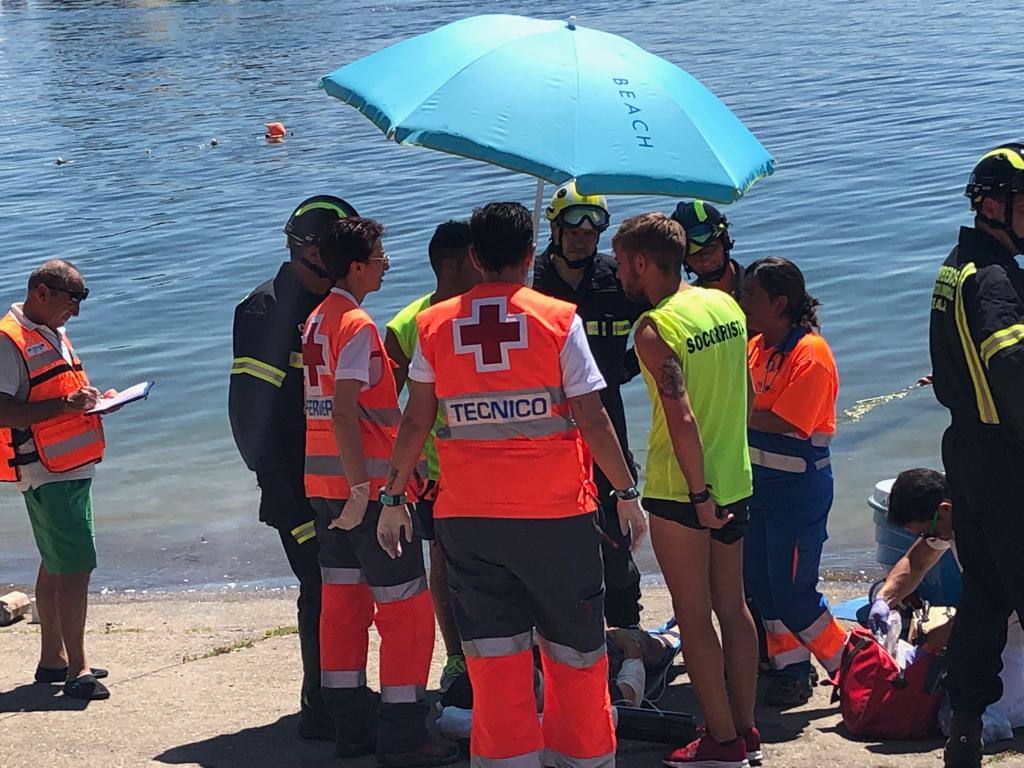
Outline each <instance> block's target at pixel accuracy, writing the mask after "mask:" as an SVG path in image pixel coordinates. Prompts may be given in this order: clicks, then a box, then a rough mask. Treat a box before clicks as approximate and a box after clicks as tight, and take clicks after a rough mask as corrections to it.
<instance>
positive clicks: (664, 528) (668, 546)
mask: <svg viewBox="0 0 1024 768" xmlns="http://www.w3.org/2000/svg"><path fill="white" fill-rule="evenodd" d="M651 543H652V544H653V545H654V554H655V556H656V557H657V558H658V565H659V566H660V567H661V572H662V574H664V576H665V583H666V585H667V586H668V591H669V592H670V593H671V595H672V608H673V609H674V610H675V614H676V620H677V621H678V622H679V638H680V640H681V641H682V646H683V654H684V655H685V657H686V670H687V672H688V673H689V675H690V681H691V682H692V683H693V687H694V689H695V690H696V692H697V699H698V701H700V706H701V709H703V710H704V720H705V723H706V725H707V729H708V733H710V734H711V738H713V739H714V740H715V741H718V742H723V743H724V742H729V741H732V740H733V739H735V738H736V726H735V724H734V723H733V719H732V709H731V707H730V706H729V694H728V693H727V690H726V685H725V662H724V661H723V658H722V646H721V644H720V643H719V641H718V635H717V634H716V633H715V627H714V624H712V623H711V605H712V603H711V585H710V576H709V574H710V568H711V534H710V532H709V531H706V530H705V531H698V530H696V529H693V528H687V527H686V526H683V525H679V524H678V523H674V522H671V521H669V520H663V519H661V518H658V517H654V516H652V517H651Z"/></svg>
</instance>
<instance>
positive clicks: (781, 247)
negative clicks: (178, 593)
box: [0, 0, 1024, 590]
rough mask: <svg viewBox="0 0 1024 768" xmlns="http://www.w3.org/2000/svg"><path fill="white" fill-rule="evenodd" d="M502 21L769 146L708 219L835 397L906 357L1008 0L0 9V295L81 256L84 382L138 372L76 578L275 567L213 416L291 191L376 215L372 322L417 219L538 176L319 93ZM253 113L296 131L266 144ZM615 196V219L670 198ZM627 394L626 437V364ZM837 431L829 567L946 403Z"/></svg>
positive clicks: (20, 551) (850, 395) (453, 211)
mask: <svg viewBox="0 0 1024 768" xmlns="http://www.w3.org/2000/svg"><path fill="white" fill-rule="evenodd" d="M496 11H501V12H508V13H517V14H523V15H529V16H538V17H545V18H566V17H568V16H569V15H570V14H575V15H576V16H578V18H579V23H580V24H582V25H586V26H592V27H597V28H600V29H603V30H606V31H609V32H615V33H619V34H623V35H625V36H627V37H629V38H631V39H632V40H634V41H635V42H637V43H638V44H640V45H641V46H643V47H645V48H647V49H649V50H651V51H653V52H655V53H657V54H659V55H662V56H664V57H666V58H667V59H669V60H670V61H672V62H674V63H676V64H678V65H679V66H681V67H683V68H684V69H686V70H688V71H689V72H691V73H692V74H693V75H695V76H696V77H697V78H698V79H700V80H701V81H702V82H703V83H704V84H705V85H707V86H708V87H709V88H711V89H712V90H713V91H714V92H715V93H716V94H718V96H719V97H720V98H722V99H723V100H724V101H725V103H726V104H728V105H729V107H731V108H732V109H733V110H734V111H735V112H736V114H737V115H738V116H739V117H740V118H741V119H742V120H743V121H744V122H745V123H746V124H747V125H748V126H749V127H750V128H751V130H752V131H753V132H754V133H755V134H756V135H757V136H758V137H759V138H760V139H761V141H762V142H763V143H764V144H765V146H766V147H768V149H769V150H770V151H771V152H772V153H773V154H774V155H775V158H776V160H777V170H776V174H775V176H773V177H771V178H769V179H767V180H764V181H762V182H761V183H759V184H758V185H757V186H756V187H755V188H754V190H753V191H752V192H751V194H750V196H749V197H748V198H746V199H744V200H742V201H741V202H739V203H737V204H736V205H734V206H732V207H731V208H730V209H729V210H728V214H729V218H730V220H731V221H732V222H733V233H734V237H735V240H736V242H737V247H736V250H735V251H734V255H735V256H736V257H737V258H739V259H740V260H741V261H742V262H745V263H746V262H749V261H751V260H753V259H755V258H758V257H761V256H766V255H771V254H777V255H785V256H787V257H789V258H791V259H793V260H794V261H796V262H797V263H798V264H799V265H800V266H801V268H802V269H803V270H804V272H805V274H806V276H807V278H808V282H809V285H810V289H811V292H812V293H814V294H815V295H817V296H818V297H819V298H820V299H821V300H822V302H823V304H824V309H823V312H822V319H823V323H824V328H823V330H824V334H825V336H826V337H827V338H828V340H829V341H830V343H831V344H832V346H833V349H834V351H835V354H836V357H837V359H838V361H839V366H840V374H841V378H842V389H841V393H840V409H841V410H844V411H845V410H847V409H851V408H853V407H854V405H855V403H856V402H857V401H858V400H862V399H864V398H869V397H874V396H879V395H885V394H887V393H891V392H894V391H897V390H900V389H901V388H903V387H905V386H906V385H908V384H911V383H913V382H914V381H915V380H916V379H917V378H918V377H919V376H920V375H922V374H924V373H927V371H928V369H929V362H928V352H927V342H926V325H927V312H928V298H929V292H930V287H931V283H932V280H933V277H934V274H935V270H936V268H937V265H938V264H939V263H940V261H941V260H942V259H943V258H944V256H945V254H946V252H947V251H948V249H949V248H950V246H951V245H952V242H953V240H954V237H955V234H956V229H957V227H958V226H959V225H960V224H963V223H966V222H968V211H967V205H966V200H965V199H964V198H963V197H962V196H961V193H962V189H963V185H964V182H965V180H966V177H967V174H968V172H969V170H970V168H971V166H972V164H973V163H974V161H975V160H976V159H977V158H978V157H979V156H980V155H981V154H982V153H983V151H984V150H986V149H987V148H989V147H991V146H994V145H995V144H998V143H999V142H1001V141H1005V140H1009V139H1019V138H1021V130H1022V128H1021V119H1022V116H1024V90H1022V88H1021V82H1020V49H1019V41H1018V40H1017V39H1016V38H1015V37H1014V36H1013V35H1012V34H1007V32H1006V25H1005V23H1003V20H1005V19H1007V18H1015V17H1016V15H1017V12H1018V11H1019V7H1018V6H1017V4H1016V3H1010V2H1003V3H1000V2H988V3H964V2H960V1H956V2H954V1H952V0H939V1H938V2H934V1H932V2H916V1H914V0H911V1H910V2H904V3H899V4H894V3H889V2H885V1H884V0H867V1H865V2H857V3H850V2H823V1H822V0H815V1H813V2H811V3H805V4H803V5H801V6H800V7H799V9H797V8H796V7H795V6H794V5H793V4H792V3H790V2H783V1H782V0H762V1H761V2H757V3H752V2H744V1H743V0H722V1H721V2H718V3H714V4H711V3H698V2H683V3H670V2H661V1H660V0H653V1H652V2H645V3H642V4H641V3H629V2H614V3H613V2H605V1H603V0H592V1H591V2H589V3H586V4H584V5H577V4H572V3H564V2H560V1H558V0H555V1H554V2H551V1H550V0H549V1H548V2H503V3H486V2H427V1H426V0H423V1H420V2H404V1H402V0H396V1H394V2H389V3H380V4H374V3H368V2H362V1H360V0H349V1H347V2H344V3H340V2H311V1H308V0H303V1H301V2H300V1H298V0H282V1H280V2H206V1H200V2H169V1H167V0H136V1H135V2H132V1H130V0H123V1H120V2H101V1H99V0H89V1H88V2H84V1H83V2H78V1H75V0H64V1H63V2H41V1H40V2H32V1H31V0H30V1H27V2H12V1H11V0H0V222H2V225H0V253H3V257H2V258H0V302H2V303H3V304H4V305H6V304H9V303H10V302H13V301H20V300H21V299H22V298H23V294H24V284H25V280H26V279H27V275H28V273H29V271H30V270H31V269H32V268H33V267H34V266H36V265H37V264H38V263H40V262H41V261H43V260H44V259H47V258H51V257H62V258H67V259H71V260H73V261H74V262H76V263H77V264H78V265H79V267H80V268H81V270H82V271H83V273H84V274H85V276H86V279H87V281H88V283H89V285H90V288H91V290H92V295H91V296H90V298H89V300H88V302H87V303H86V304H85V305H84V308H83V313H82V316H81V317H80V318H79V319H78V320H76V321H74V322H73V323H72V325H71V329H70V330H71V335H72V337H73V338H74V340H75V342H76V345H77V347H78V350H79V352H80V353H81V355H82V357H83V358H84V360H85V362H86V365H87V367H88V370H89V372H90V375H91V377H92V379H93V380H94V381H95V382H96V383H97V384H98V385H99V386H100V387H101V388H104V387H108V386H113V387H123V386H126V385H128V384H131V383H134V382H136V381H139V380H141V379H144V378H151V379H155V380H156V382H157V385H156V387H155V388H154V390H153V394H152V395H151V397H150V400H149V401H148V402H147V403H144V404H140V405H136V406H132V407H131V408H130V409H128V410H125V411H123V412H121V413H119V414H117V415H115V416H112V417H110V418H109V419H107V421H106V426H107V437H108V443H109V449H108V456H107V459H106V460H105V461H104V462H103V464H102V466H101V467H100V470H99V474H98V477H97V480H96V484H95V511H96V519H97V528H98V544H99V549H100V563H101V564H100V568H99V570H98V571H97V572H96V576H95V581H94V584H95V585H96V587H97V588H102V587H110V588H116V589H136V590H143V589H150V588H184V589H189V588H201V587H203V586H209V585H214V584H237V585H239V586H242V585H254V584H276V583H281V582H280V581H279V580H280V579H281V578H282V577H284V576H286V575H287V574H288V569H287V564H286V563H285V561H284V557H283V555H282V553H281V551H280V545H279V543H278V541H277V537H276V534H275V533H274V532H273V531H271V530H269V529H267V528H265V527H263V526H261V525H260V524H258V523H257V522H256V519H257V518H256V493H255V483H254V480H253V478H252V476H251V475H250V474H249V473H248V472H247V471H246V470H245V468H244V466H243V465H242V463H241V460H240V459H239V457H238V455H237V453H236V451H235V448H234V444H233V442H232V441H231V436H230V432H229V429H228V422H227V416H226V402H227V381H228V370H229V368H230V363H231V346H230V335H231V315H232V310H233V308H234V305H235V304H236V303H237V302H238V301H239V300H240V299H241V298H242V297H243V296H244V295H245V294H246V293H247V292H248V291H249V290H250V289H251V288H252V287H253V286H255V285H257V284H258V283H260V282H262V281H263V280H265V279H267V278H268V277H270V276H272V275H273V274H274V272H275V271H276V269H277V265H278V263H279V262H280V261H281V260H282V259H283V258H284V257H285V255H286V252H285V249H284V237H283V235H282V234H281V228H282V226H283V225H284V222H285V220H286V218H287V216H288V213H289V212H290V210H291V209H292V208H293V207H294V205H295V204H296V203H298V202H299V201H300V200H301V199H303V198H304V197H306V196H307V195H310V194H314V193H333V194H337V195H341V196H343V197H345V198H347V199H348V200H349V201H351V202H352V203H353V204H354V205H355V206H356V207H357V208H358V209H359V210H360V212H362V213H364V214H366V215H370V216H374V217H376V218H378V219H380V220H382V221H383V222H384V223H385V224H386V225H387V227H388V238H387V248H388V252H389V254H390V255H391V258H392V269H391V271H390V273H389V274H388V277H387V282H386V284H385V288H384V290H383V291H382V292H381V293H379V294H374V295H372V296H371V297H370V298H369V300H368V301H367V308H368V309H369V311H370V312H371V313H372V314H373V315H374V316H375V317H376V319H377V320H378V323H379V324H380V325H383V323H384V322H385V321H386V320H387V319H388V318H389V317H390V316H391V314H392V313H393V312H394V311H396V310H397V309H398V308H400V307H401V306H403V305H404V304H405V303H407V302H408V301H409V300H410V299H412V298H413V297H415V296H418V295H420V294H422V293H424V292H425V291H426V290H428V289H429V287H430V285H432V275H431V273H430V270H429V265H428V264H427V260H426V242H427V240H428V238H429V236H430V234H431V232H432V230H433V227H434V226H435V225H436V224H437V223H438V222H440V221H442V220H444V219H447V218H450V217H464V216H466V215H468V213H469V212H470V211H471V209H472V208H473V207H474V206H475V205H479V204H481V203H483V202H486V201H487V200H491V199H497V198H501V199H519V200H521V201H522V202H524V203H526V204H527V205H532V200H533V183H532V180H531V179H529V178H526V177H523V176H516V175H514V174H511V173H508V172H505V171H501V170H499V169H496V168H493V167H490V166H488V165H485V164H482V163H476V162H472V161H468V160H463V159H459V158H454V157H449V156H446V155H442V154H439V153H433V152H430V151H429V150H423V149H415V148H406V147H399V146H396V145H394V144H391V143H389V142H387V141H386V140H385V139H384V138H383V137H382V136H381V135H380V134H379V132H378V131H377V129H376V128H374V127H373V126H372V125H371V124H370V123H369V122H368V121H367V120H365V119H364V118H363V117H362V116H361V115H359V114H358V113H357V112H355V111H354V110H353V109H351V108H349V107H346V106H344V105H342V104H341V103H340V102H337V101H335V100H334V99H331V98H329V97H327V96H326V95H325V94H324V93H323V92H321V91H319V90H318V88H317V82H318V79H319V78H320V76H322V75H323V74H326V73H327V72H330V71H332V70H334V69H335V68H337V67H339V66H341V65H343V64H346V63H348V62H350V61H352V60H354V59H356V58H358V57H359V56H362V55H364V54H367V53H370V52H372V51H375V50H377V49H379V48H382V47H384V46H387V45H389V44H391V43H394V42H396V41H398V40H401V39H403V38H405V37H408V36H410V35H414V34H417V33H420V32H424V31H427V30H429V29H432V28H434V27H437V26H439V25H441V24H444V23H447V22H449V21H453V20H455V19H458V18H462V17H465V16H470V15H474V14H477V13H481V12H496ZM409 77H415V72H410V73H409ZM538 119H543V115H538ZM274 120H280V121H283V122H284V123H285V124H286V125H287V127H288V129H289V131H290V132H291V134H290V135H289V137H288V139H287V141H286V142H284V143H282V144H278V145H268V144H267V143H266V142H265V141H264V140H263V139H262V134H263V124H264V123H265V122H268V121H274ZM212 139H216V140H217V143H218V145H217V146H211V140H212ZM57 158H63V159H64V160H66V161H68V162H67V163H65V164H62V165H58V164H57V163H56V160H57ZM551 191H552V189H551V187H548V190H547V192H548V194H550V193H551ZM611 202H612V205H613V214H614V219H615V220H617V221H621V220H622V219H623V218H624V217H626V216H627V215H631V214H634V213H638V212H641V211H644V210H651V209H656V210H664V211H668V210H670V209H671V208H672V207H673V205H674V201H672V200H668V199H664V198H662V199H655V198H613V199H612V201H611ZM613 223H614V222H613ZM606 241H607V238H606ZM604 244H605V245H607V242H605V243H604ZM627 401H628V405H629V409H630V418H631V430H632V432H633V437H632V439H633V442H634V444H635V445H643V444H644V442H645V440H644V436H645V432H646V429H647V418H648V416H647V404H646V397H645V394H644V392H643V384H642V383H641V382H639V381H637V382H634V383H633V384H631V385H629V387H628V388H627ZM843 421H844V422H846V423H842V424H841V425H840V431H839V435H838V437H837V440H836V441H835V443H834V468H835V473H836V487H837V499H836V504H835V507H834V508H833V512H832V523H831V526H830V528H831V533H832V539H831V540H830V542H829V543H828V545H827V548H826V554H825V562H826V564H827V565H831V566H844V567H863V566H867V565H870V564H871V562H872V561H873V544H872V536H873V529H872V525H871V521H870V514H869V511H868V509H867V506H866V505H865V503H864V499H865V497H866V496H867V495H868V494H869V493H870V491H871V488H872V486H873V485H874V483H875V482H876V481H877V480H879V479H882V478H885V477H890V476H892V475H894V474H895V473H896V472H897V471H899V470H900V469H902V468H906V467H909V466H916V465H929V466H939V460H938V446H939V436H940V434H941V430H942V429H943V427H944V426H945V423H946V413H945V411H944V410H943V409H941V408H940V407H938V406H937V405H936V403H935V402H934V399H933V397H932V395H931V393H930V392H929V391H927V390H914V391H912V392H910V393H909V394H908V395H907V396H906V397H903V398H902V399H896V400H893V401H892V402H888V403H887V404H884V405H881V406H879V407H878V408H876V409H874V410H871V411H869V412H867V413H866V414H864V415H863V416H862V417H861V418H860V419H859V420H857V421H856V422H851V421H850V420H849V419H848V418H847V419H844V420H843ZM640 458H641V460H642V458H643V457H642V456H641V457H640ZM641 463H642V461H641ZM646 562H647V563H648V568H649V565H650V559H649V557H648V558H647V560H646ZM37 563H38V558H37V555H36V552H35V548H34V546H33V543H32V539H31V534H30V532H29V526H28V521H27V518H26V515H25V511H24V507H23V504H22V501H21V499H20V497H19V495H18V494H17V493H15V492H14V490H13V489H11V488H9V489H6V490H4V491H3V492H2V493H0V584H5V583H8V582H11V583H25V582H27V581H29V580H31V578H32V574H33V573H34V571H35V568H36V567H37Z"/></svg>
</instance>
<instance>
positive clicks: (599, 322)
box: [533, 181, 648, 627]
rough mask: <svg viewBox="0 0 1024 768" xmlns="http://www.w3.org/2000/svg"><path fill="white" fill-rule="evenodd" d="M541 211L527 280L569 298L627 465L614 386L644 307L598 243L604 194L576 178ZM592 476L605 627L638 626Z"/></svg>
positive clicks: (608, 507) (602, 492)
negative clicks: (547, 234)
mask: <svg viewBox="0 0 1024 768" xmlns="http://www.w3.org/2000/svg"><path fill="white" fill-rule="evenodd" d="M545 215H546V217H547V220H548V222H550V224H551V242H550V243H549V244H548V247H547V248H546V249H545V250H544V252H543V253H541V254H540V255H539V256H537V261H536V264H535V265H534V268H533V287H534V288H535V289H536V290H538V291H540V292H541V293H545V294H547V295H548V296H553V297H554V298H556V299H562V300H563V301H568V302H571V303H573V304H575V305H576V313H577V314H578V315H579V316H580V319H581V320H582V321H583V327H584V329H585V330H586V334H587V342H588V344H589V345H590V351H591V353H592V354H593V355H594V359H595V360H596V361H597V366H598V368H599V369H600V370H601V374H602V375H603V376H604V379H605V382H607V385H608V386H607V387H606V388H605V389H602V390H601V402H602V403H603V404H604V408H605V410H606V411H607V412H608V417H609V418H610V419H611V420H612V425H613V426H614V427H615V433H616V435H617V436H618V438H619V444H620V445H621V446H622V450H623V452H624V453H625V454H626V458H627V460H628V462H629V464H630V466H632V465H633V458H632V454H631V453H630V452H629V442H628V435H627V430H626V412H625V408H624V407H623V405H622V394H621V392H620V387H621V386H622V385H623V384H625V383H626V382H627V381H629V380H630V379H632V378H633V377H634V376H636V375H637V374H638V373H640V365H639V363H637V360H636V354H635V353H634V352H633V350H632V348H627V345H628V342H629V333H630V331H631V330H632V328H633V323H635V322H636V320H637V318H639V317H640V315H641V314H642V313H643V312H644V311H645V310H646V309H648V307H647V306H645V305H643V304H636V303H634V302H632V301H630V300H629V299H628V298H626V294H625V293H623V291H622V285H621V284H620V283H619V278H618V267H617V266H616V264H615V257H614V256H612V255H611V254H605V253H599V252H598V250H597V246H598V241H599V240H600V238H601V233H602V232H604V231H605V230H606V229H608V225H609V223H610V221H611V215H610V214H609V211H608V202H607V201H606V200H605V198H604V196H602V195H581V194H580V192H579V190H577V189H576V183H575V182H574V181H570V182H568V183H566V184H563V185H562V186H561V187H559V188H558V189H557V190H556V191H555V194H554V196H553V197H552V198H551V203H550V204H549V205H548V207H547V210H546V212H545ZM634 475H635V472H634ZM594 480H595V483H596V484H597V491H598V496H599V497H600V502H601V506H600V509H599V515H600V517H601V522H602V526H601V528H602V531H603V534H604V535H603V537H602V540H601V549H602V554H603V555H604V568H605V574H604V575H605V589H606V594H605V604H604V605H605V618H606V619H607V621H608V625H609V626H612V627H634V626H638V625H639V623H640V611H641V606H640V571H639V570H638V569H637V567H636V563H635V562H633V556H632V555H631V554H630V552H631V547H630V541H629V537H628V536H624V535H623V534H622V529H621V528H620V526H619V519H618V513H617V511H616V505H615V497H614V495H613V494H612V490H613V489H612V487H611V484H610V483H609V482H608V479H607V478H606V477H605V476H604V474H603V473H602V472H601V470H600V469H599V468H597V467H595V468H594Z"/></svg>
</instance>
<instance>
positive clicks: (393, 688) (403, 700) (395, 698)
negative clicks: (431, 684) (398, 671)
mask: <svg viewBox="0 0 1024 768" xmlns="http://www.w3.org/2000/svg"><path fill="white" fill-rule="evenodd" d="M426 693H427V686H425V685H382V686H381V687H380V700H381V703H382V704H415V703H416V702H417V701H419V700H421V699H422V698H423V697H424V696H425V695H426Z"/></svg>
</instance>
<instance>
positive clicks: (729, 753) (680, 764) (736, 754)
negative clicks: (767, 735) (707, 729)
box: [663, 733, 750, 768]
mask: <svg viewBox="0 0 1024 768" xmlns="http://www.w3.org/2000/svg"><path fill="white" fill-rule="evenodd" d="M663 762H664V764H665V765H667V766H668V767H669V768H750V763H748V762H747V745H746V742H745V741H744V740H743V738H736V739H733V740H732V741H730V742H728V743H726V744H720V743H719V742H717V741H715V740H714V739H713V738H711V736H710V735H709V734H707V733H705V734H701V736H700V738H698V739H696V740H695V741H691V742H690V743H689V744H687V745H686V746H685V747H680V748H679V749H677V750H676V751H675V752H673V753H672V754H670V755H669V756H668V757H666V758H665V760H664V761H663Z"/></svg>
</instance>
